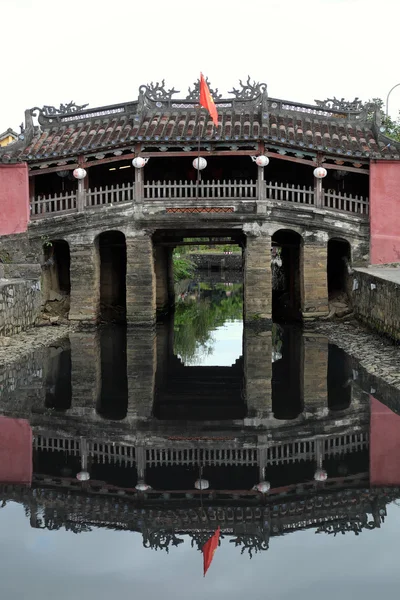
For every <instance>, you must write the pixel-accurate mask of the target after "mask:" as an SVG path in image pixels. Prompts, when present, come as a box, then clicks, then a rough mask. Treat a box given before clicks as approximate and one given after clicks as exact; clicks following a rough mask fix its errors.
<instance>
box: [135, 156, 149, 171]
mask: <svg viewBox="0 0 400 600" xmlns="http://www.w3.org/2000/svg"><path fill="white" fill-rule="evenodd" d="M148 161H149V159H148V158H143V156H137V157H136V158H134V159H133V161H132V164H133V166H134V167H135V169H143V167H144V166H145V165H146V164H147V163H148Z"/></svg>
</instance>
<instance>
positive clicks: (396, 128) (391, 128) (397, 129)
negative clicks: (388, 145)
mask: <svg viewBox="0 0 400 600" xmlns="http://www.w3.org/2000/svg"><path fill="white" fill-rule="evenodd" d="M369 102H370V103H372V104H376V105H377V106H378V107H379V109H380V113H381V119H382V126H383V127H385V132H384V134H385V135H387V136H388V137H390V138H392V139H393V140H396V141H397V142H400V113H399V116H398V117H397V119H396V120H395V121H393V119H391V118H390V116H388V117H386V113H385V105H384V102H383V100H382V99H381V98H372V100H369ZM369 116H370V118H371V119H372V117H373V113H370V115H369Z"/></svg>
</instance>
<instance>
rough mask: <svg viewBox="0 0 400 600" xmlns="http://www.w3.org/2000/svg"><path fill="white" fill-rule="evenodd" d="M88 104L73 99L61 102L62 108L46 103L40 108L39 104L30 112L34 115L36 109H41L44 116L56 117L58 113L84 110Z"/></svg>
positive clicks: (65, 113) (63, 113) (67, 113)
mask: <svg viewBox="0 0 400 600" xmlns="http://www.w3.org/2000/svg"><path fill="white" fill-rule="evenodd" d="M87 106H89V104H81V105H78V104H75V102H73V101H72V100H71V102H68V104H60V108H56V107H55V106H48V105H46V104H45V105H44V106H43V107H42V108H39V107H38V106H35V107H34V108H31V111H30V112H31V114H32V115H35V113H36V111H39V113H41V114H42V115H43V116H44V117H54V116H58V115H69V114H72V113H76V112H79V111H80V110H84V109H85V108H86V107H87Z"/></svg>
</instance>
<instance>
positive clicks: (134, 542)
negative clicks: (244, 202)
mask: <svg viewBox="0 0 400 600" xmlns="http://www.w3.org/2000/svg"><path fill="white" fill-rule="evenodd" d="M242 308H243V307H242V286H241V284H240V282H238V281H236V282H230V281H218V280H217V281H215V279H211V278H210V279H208V280H207V279H206V278H204V280H202V281H195V282H187V284H186V285H185V286H182V287H181V289H180V291H179V294H178V295H177V305H176V310H175V313H174V316H173V318H171V317H168V318H167V317H165V318H164V319H161V320H160V323H159V324H158V326H157V330H156V331H155V332H154V331H147V330H140V331H132V330H127V329H126V328H124V327H120V326H104V327H102V328H101V329H100V330H99V331H96V332H82V333H71V335H70V337H69V338H68V339H65V340H61V341H59V342H57V343H56V344H54V345H53V346H52V347H51V348H43V349H41V350H38V351H36V352H34V353H31V354H30V355H28V356H27V357H26V358H24V360H23V361H21V362H20V363H19V364H17V365H14V366H13V367H12V368H8V369H7V370H5V369H3V370H1V369H0V381H1V393H0V414H1V415H2V416H1V417H0V506H1V509H0V531H1V535H0V553H1V562H0V574H1V577H0V590H1V598H4V599H7V600H14V599H18V600H19V599H22V598H30V599H31V600H36V599H39V598H40V599H41V600H42V599H43V598H55V597H56V598H57V599H58V600H72V599H74V600H75V599H76V598H85V599H93V600H94V599H96V600H103V599H109V598H110V597H113V596H115V597H126V598H132V597H135V598H136V597H140V596H145V597H147V598H157V597H163V598H173V599H180V598H182V599H183V598H185V599H186V598H188V597H190V598H199V599H200V598H204V597H205V596H206V595H209V596H210V597H213V598H216V597H219V598H229V599H230V600H232V599H239V598H243V596H245V595H249V594H251V595H252V597H254V598H260V599H261V598H269V597H271V598H274V599H282V600H283V599H289V598H292V597H293V596H294V595H295V596H296V598H304V599H306V598H307V600H312V599H314V598H315V599H316V598H320V596H321V594H323V595H324V597H325V598H327V599H328V600H331V599H332V600H333V599H336V598H338V597H340V598H341V599H347V598H348V599H350V598H351V599H354V598H363V599H369V598H371V599H372V598H374V599H375V598H376V596H377V594H379V595H380V596H382V597H388V598H389V597H396V592H397V589H398V586H399V583H400V574H399V569H398V560H397V557H398V552H399V546H400V542H399V539H400V461H399V452H400V416H399V414H400V394H399V392H398V391H397V390H395V389H394V388H392V387H391V386H390V385H388V384H387V383H385V382H384V381H382V380H378V379H376V378H372V377H370V376H369V375H368V374H367V373H366V372H365V371H364V370H363V369H362V368H361V367H360V365H359V364H357V361H355V360H354V359H352V358H351V357H349V356H348V355H346V354H345V353H344V352H343V351H342V350H340V349H339V348H338V347H336V346H335V345H332V344H330V343H329V340H328V339H326V338H325V337H323V336H321V335H316V334H313V333H311V332H305V331H302V330H301V328H299V327H297V326H287V325H282V324H274V326H273V327H272V330H271V331H267V332H265V331H254V330H249V329H245V328H244V327H243V321H242ZM200 480H202V481H203V484H202V485H200V484H199V483H198V482H199V481H200ZM196 482H197V484H196ZM199 487H200V488H203V489H198V488H199ZM218 526H220V531H221V536H220V545H219V547H218V548H217V550H216V552H215V555H214V559H213V562H212V564H211V566H210V568H209V570H208V572H207V575H206V577H203V559H202V554H201V550H202V547H203V545H204V543H205V542H206V541H207V540H208V539H209V538H210V537H211V536H212V535H213V533H214V532H215V531H216V530H217V528H218Z"/></svg>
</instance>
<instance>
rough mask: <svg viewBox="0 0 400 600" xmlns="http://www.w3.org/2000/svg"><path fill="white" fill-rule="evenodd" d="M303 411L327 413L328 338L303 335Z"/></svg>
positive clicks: (321, 414)
mask: <svg viewBox="0 0 400 600" xmlns="http://www.w3.org/2000/svg"><path fill="white" fill-rule="evenodd" d="M303 360H304V362H303V369H304V370H303V392H304V412H305V413H316V412H317V413H319V414H320V416H323V415H325V414H328V385H327V376H328V338H327V337H325V336H322V335H318V334H314V333H313V334H304V335H303Z"/></svg>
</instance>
